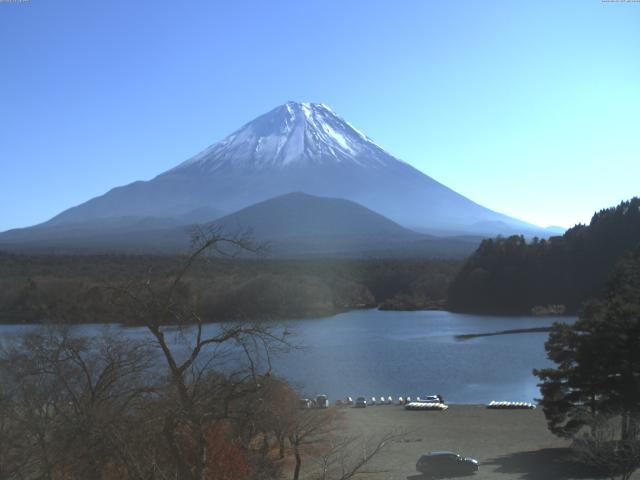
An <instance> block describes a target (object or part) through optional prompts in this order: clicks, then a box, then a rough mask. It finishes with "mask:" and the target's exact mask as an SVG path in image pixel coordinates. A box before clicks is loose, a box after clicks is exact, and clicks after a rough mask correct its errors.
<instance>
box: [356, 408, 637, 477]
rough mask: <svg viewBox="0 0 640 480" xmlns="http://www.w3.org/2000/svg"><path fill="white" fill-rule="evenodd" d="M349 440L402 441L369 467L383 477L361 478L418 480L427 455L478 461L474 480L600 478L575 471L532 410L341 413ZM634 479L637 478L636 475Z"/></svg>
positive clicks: (557, 440)
mask: <svg viewBox="0 0 640 480" xmlns="http://www.w3.org/2000/svg"><path fill="white" fill-rule="evenodd" d="M345 418H346V423H345V425H346V427H345V428H346V430H347V431H348V432H349V434H356V433H363V434H364V435H367V436H375V435H382V434H384V433H385V432H389V431H404V432H407V433H406V436H405V437H404V438H403V439H402V440H401V441H400V442H397V443H395V444H393V445H392V446H390V447H389V449H388V450H387V451H386V452H385V453H384V454H383V455H381V456H380V457H378V458H377V459H376V461H375V462H373V465H372V467H373V468H374V469H375V470H385V471H384V473H376V474H373V475H366V476H365V478H371V479H388V480H391V479H393V480H407V479H409V480H420V479H421V478H422V476H421V475H419V474H418V472H416V470H415V464H416V460H417V459H418V457H419V456H420V455H421V454H422V453H424V452H428V451H430V450H453V451H456V452H458V453H460V454H462V455H464V456H469V457H473V458H476V459H477V460H479V461H480V464H481V465H480V470H479V472H478V473H477V474H475V475H474V476H473V477H467V478H477V479H478V480H480V479H493V478H496V479H505V480H507V479H527V480H552V479H572V478H576V479H578V478H579V479H589V478H601V477H598V476H597V475H596V474H594V472H590V471H585V470H584V468H577V467H576V466H575V465H573V464H572V462H571V460H570V458H569V450H568V449H567V447H568V445H569V443H568V442H567V441H566V440H563V439H560V438H557V437H555V436H553V435H552V434H551V433H550V432H549V431H548V430H547V426H546V422H545V418H544V414H543V413H542V411H541V410H540V409H536V410H489V409H487V408H486V407H485V406H483V405H451V406H450V407H449V409H448V410H446V411H443V412H437V411H426V412H425V411H408V410H405V409H404V408H403V407H400V406H395V405H383V406H373V407H367V408H366V409H357V408H345ZM632 478H634V479H638V478H640V474H639V473H638V472H636V474H635V475H634V477H632Z"/></svg>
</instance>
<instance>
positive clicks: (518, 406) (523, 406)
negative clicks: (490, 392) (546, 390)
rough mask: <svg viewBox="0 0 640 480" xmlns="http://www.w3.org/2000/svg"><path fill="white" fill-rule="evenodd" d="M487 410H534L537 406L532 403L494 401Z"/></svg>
mask: <svg viewBox="0 0 640 480" xmlns="http://www.w3.org/2000/svg"><path fill="white" fill-rule="evenodd" d="M487 408H491V409H494V410H533V409H534V408H536V406H535V405H534V404H533V403H530V402H496V401H495V400H492V401H491V402H489V404H488V405H487Z"/></svg>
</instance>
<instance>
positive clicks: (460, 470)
mask: <svg viewBox="0 0 640 480" xmlns="http://www.w3.org/2000/svg"><path fill="white" fill-rule="evenodd" d="M416 470H418V471H419V472H420V473H422V474H424V475H425V476H426V477H427V478H438V477H447V476H457V475H460V476H461V475H471V474H472V473H475V472H477V471H478V461H477V460H475V459H473V458H466V457H463V456H462V455H458V454H457V453H455V452H429V453H425V454H424V455H422V456H421V457H420V459H419V460H418V463H417V464H416Z"/></svg>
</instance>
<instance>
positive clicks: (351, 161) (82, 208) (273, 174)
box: [44, 102, 541, 234]
mask: <svg viewBox="0 0 640 480" xmlns="http://www.w3.org/2000/svg"><path fill="white" fill-rule="evenodd" d="M291 192H304V193H308V194H311V195H318V196H324V197H334V198H344V199H348V200H352V201H355V202H358V203H360V204H362V205H364V206H365V207H367V208H370V209H372V210H374V211H376V212H378V213H380V214H382V215H384V216H386V217H388V218H390V219H391V220H393V221H395V222H397V223H399V224H401V225H403V226H406V227H410V228H418V229H420V230H421V231H440V232H472V233H486V234H492V233H505V231H507V232H522V233H528V232H532V233H540V232H541V230H540V229H539V228H538V227H536V226H534V225H531V224H528V223H525V222H522V221H520V220H517V219H514V218H511V217H508V216H505V215H502V214H500V213H497V212H494V211H492V210H489V209H487V208H484V207H482V206H480V205H478V204H476V203H474V202H473V201H471V200H469V199H467V198H465V197H463V196H462V195H460V194H458V193H456V192H454V191H453V190H451V189H449V188H447V187H446V186H444V185H442V184H440V183H438V182H437V181H435V180H433V179H432V178H430V177H428V176H427V175H425V174H423V173H422V172H420V171H419V170H416V169H415V168H413V167H412V166H411V165H409V164H408V163H405V162H403V161H401V160H398V159H396V158H394V157H393V156H392V155H390V154H389V153H387V152H386V151H384V150H383V149H382V148H381V147H379V146H378V145H376V144H375V143H374V142H373V141H372V140H371V139H370V138H368V137H367V136H366V135H364V134H363V133H361V132H359V131H358V130H356V129H355V128H354V127H352V126H351V125H350V124H349V123H347V122H346V121H345V120H343V119H342V118H341V117H339V116H338V115H336V114H335V113H334V112H333V111H332V110H331V109H330V108H329V107H327V106H326V105H322V104H313V103H296V102H289V103H287V104H285V105H282V106H279V107H277V108H275V109H274V110H272V111H270V112H268V113H266V114H264V115H262V116H260V117H258V118H256V119H255V120H253V121H251V122H249V123H248V124H246V125H245V126H243V127H242V128H240V129H239V130H237V131H236V132H234V133H232V134H231V135H229V136H228V137H227V138H225V139H223V140H222V141H220V142H218V143H216V144H214V145H212V146H210V147H209V148H207V149H205V150H204V151H202V152H200V153H199V154H197V155H195V156H194V157H193V158H191V159H189V160H187V161H185V162H183V163H181V164H180V165H178V166H176V167H175V168H173V169H171V170H169V171H167V172H164V173H162V174H160V175H158V176H157V177H155V178H154V179H152V180H150V181H138V182H134V183H131V184H129V185H126V186H122V187H117V188H114V189H113V190H111V191H109V192H107V193H106V194H104V195H102V196H100V197H96V198H93V199H91V200H89V201H87V202H85V203H83V204H81V205H78V206H76V207H73V208H70V209H68V210H66V211H64V212H62V213H61V214H59V215H57V216H56V217H54V218H53V219H51V220H50V221H48V222H46V223H45V224H44V225H46V226H60V225H65V224H66V225H68V224H82V223H85V222H88V221H95V220H100V219H105V218H119V217H126V218H134V217H139V218H144V217H154V218H166V217H180V216H183V215H186V214H188V213H189V212H194V211H196V212H197V211H198V210H202V209H204V210H206V209H215V210H219V211H223V212H227V213H231V212H234V211H237V210H239V209H241V208H244V207H247V206H249V205H252V204H255V203H257V202H261V201H264V200H266V199H269V198H272V197H276V196H279V195H283V194H286V193H291ZM193 220H195V221H202V222H205V221H210V220H212V218H211V217H205V216H202V218H194V219H193ZM498 231H499V232H498Z"/></svg>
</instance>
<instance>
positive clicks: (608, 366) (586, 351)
mask: <svg viewBox="0 0 640 480" xmlns="http://www.w3.org/2000/svg"><path fill="white" fill-rule="evenodd" d="M545 348H546V350H547V355H548V357H549V359H551V360H552V361H553V362H555V363H556V364H557V367H555V368H547V369H542V370H535V371H534V374H535V375H537V376H538V377H539V378H540V380H541V384H540V389H541V392H542V395H543V398H542V400H541V402H540V403H541V405H542V407H543V409H544V413H545V416H546V418H547V422H548V425H549V429H550V430H551V431H552V432H553V433H554V434H556V435H559V436H566V437H573V436H575V435H576V434H577V433H578V432H579V431H580V430H581V429H583V427H590V426H592V425H593V424H594V422H595V421H596V420H597V418H598V417H599V416H601V415H608V416H611V415H616V416H618V417H619V419H620V441H628V440H631V439H636V438H638V434H639V429H640V425H638V419H639V418H640V249H639V250H637V251H636V253H635V254H634V255H632V256H628V257H626V258H624V259H623V260H622V261H621V262H620V263H619V265H618V267H617V269H616V271H615V274H614V275H613V277H612V279H611V281H610V284H609V291H608V295H607V297H606V299H605V300H604V301H601V302H590V303H588V304H587V305H585V307H584V309H583V311H582V313H581V315H580V318H579V319H578V320H577V321H576V323H574V324H573V325H568V324H564V323H556V324H555V325H554V326H553V330H552V332H551V333H550V335H549V340H548V341H547V342H546V344H545Z"/></svg>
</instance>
